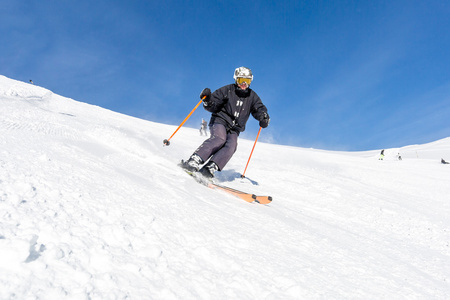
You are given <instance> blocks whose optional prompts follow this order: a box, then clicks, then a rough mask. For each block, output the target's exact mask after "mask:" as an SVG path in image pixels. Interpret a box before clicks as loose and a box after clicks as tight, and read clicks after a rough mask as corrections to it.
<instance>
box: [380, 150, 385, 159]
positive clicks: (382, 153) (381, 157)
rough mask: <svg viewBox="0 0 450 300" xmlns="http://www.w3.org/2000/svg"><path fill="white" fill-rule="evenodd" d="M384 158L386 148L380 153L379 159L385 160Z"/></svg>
mask: <svg viewBox="0 0 450 300" xmlns="http://www.w3.org/2000/svg"><path fill="white" fill-rule="evenodd" d="M383 159H384V149H383V150H381V153H380V158H379V160H383Z"/></svg>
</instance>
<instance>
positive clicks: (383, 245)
mask: <svg viewBox="0 0 450 300" xmlns="http://www.w3.org/2000/svg"><path fill="white" fill-rule="evenodd" d="M193 117H194V118H195V115H194V116H193ZM251 121H252V120H250V122H251ZM174 130H175V127H174V126H167V125H163V124H157V123H152V122H149V121H144V120H140V119H136V118H132V117H129V116H125V115H122V114H118V113H115V112H112V111H108V110H105V109H102V108H100V107H95V106H92V105H87V104H84V103H80V102H77V101H74V100H71V99H67V98H64V97H61V96H58V95H55V94H53V93H52V92H50V91H48V90H46V89H43V88H40V87H37V86H33V85H30V84H26V83H22V82H18V81H15V80H11V79H8V78H6V77H3V76H0V135H1V139H0V220H1V222H0V287H1V288H0V299H318V298H320V299H449V297H450V217H449V216H450V196H449V195H450V185H449V179H450V165H443V164H440V158H441V157H443V158H446V159H448V160H450V139H449V138H447V139H444V140H440V141H436V142H434V143H430V144H427V145H414V146H408V147H404V148H400V149H386V151H385V153H386V158H385V160H384V161H379V160H378V154H379V152H380V150H374V151H368V152H355V153H351V152H332V151H322V150H314V149H302V148H296V147H287V146H280V145H272V144H264V143H258V144H257V146H256V149H255V152H254V154H253V157H252V160H251V162H250V165H249V168H248V170H247V173H246V175H247V177H248V178H249V179H251V180H242V179H240V178H239V175H240V174H241V173H242V171H243V169H244V167H245V163H246V161H247V159H248V155H249V153H250V151H251V148H252V146H253V141H247V140H243V139H241V140H240V142H239V148H238V151H237V152H236V154H235V156H234V157H233V159H232V160H231V161H230V163H229V164H228V165H227V167H226V169H225V170H224V171H223V172H221V173H220V174H219V175H218V179H219V180H220V181H221V182H223V183H224V184H226V185H229V186H233V187H237V188H241V189H245V190H248V191H252V192H254V193H257V194H269V195H271V196H273V198H274V200H273V202H272V203H271V204H270V205H267V206H263V205H258V204H248V203H246V202H244V201H242V200H240V199H237V198H233V197H232V196H230V195H227V194H223V193H221V192H218V191H213V190H210V189H208V188H206V187H203V186H201V185H199V184H197V183H195V182H194V181H193V180H192V178H190V177H189V176H188V175H186V174H185V173H184V172H183V171H181V170H180V169H179V168H177V166H176V165H177V163H178V162H179V160H180V159H182V158H187V157H188V156H189V155H190V154H191V153H192V151H193V150H194V149H195V148H196V147H197V146H198V145H199V144H200V143H201V141H202V140H203V138H202V137H201V136H199V133H198V130H197V129H189V128H182V129H181V130H180V131H179V132H178V133H177V135H175V137H174V138H173V139H172V143H171V146H169V147H163V145H162V140H163V139H164V138H167V137H169V136H170V135H171V134H172V132H173V131H174ZM262 134H264V132H262ZM397 153H400V154H401V155H402V157H403V160H402V161H399V160H397V159H396V158H395V156H396V155H397Z"/></svg>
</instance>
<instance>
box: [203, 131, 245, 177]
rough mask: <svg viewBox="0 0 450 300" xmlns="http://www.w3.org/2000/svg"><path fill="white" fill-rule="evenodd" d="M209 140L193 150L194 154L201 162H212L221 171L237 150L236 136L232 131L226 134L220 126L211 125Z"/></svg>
mask: <svg viewBox="0 0 450 300" xmlns="http://www.w3.org/2000/svg"><path fill="white" fill-rule="evenodd" d="M210 133H211V135H210V138H209V139H207V140H205V141H204V142H203V144H201V145H200V147H198V149H197V150H195V152H194V154H197V155H198V156H200V157H201V158H202V159H203V161H205V162H206V161H207V160H208V159H210V161H213V162H215V163H216V165H217V166H218V167H219V171H220V170H222V169H223V168H224V167H225V165H226V164H227V163H228V161H229V160H230V159H231V157H232V156H233V154H234V152H236V149H237V140H238V134H237V133H236V132H234V131H230V132H227V130H226V128H225V126H223V125H222V124H213V125H212V126H211V127H210Z"/></svg>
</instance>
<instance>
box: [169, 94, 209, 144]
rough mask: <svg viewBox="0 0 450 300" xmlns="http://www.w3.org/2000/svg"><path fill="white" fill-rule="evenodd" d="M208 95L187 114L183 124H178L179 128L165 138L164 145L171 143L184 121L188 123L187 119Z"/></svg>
mask: <svg viewBox="0 0 450 300" xmlns="http://www.w3.org/2000/svg"><path fill="white" fill-rule="evenodd" d="M205 98H206V96H204V97H203V98H202V100H200V102H199V103H197V105H196V106H195V107H194V109H192V110H191V112H190V113H189V114H188V115H187V117H186V118H185V119H184V120H183V122H181V124H180V125H179V126H178V128H177V129H176V130H175V131H174V133H172V135H171V136H170V138H168V139H165V140H164V141H163V144H164V146H169V145H170V142H169V141H170V139H171V138H172V137H173V136H174V135H175V133H177V131H178V129H180V128H181V126H183V124H184V123H186V121H187V120H188V119H189V117H190V116H191V115H192V114H193V113H194V111H195V110H196V109H197V107H198V106H199V105H200V103H202V101H203V99H205Z"/></svg>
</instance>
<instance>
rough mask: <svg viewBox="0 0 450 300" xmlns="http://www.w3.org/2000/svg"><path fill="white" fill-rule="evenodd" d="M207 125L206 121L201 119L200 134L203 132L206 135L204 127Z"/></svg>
mask: <svg viewBox="0 0 450 300" xmlns="http://www.w3.org/2000/svg"><path fill="white" fill-rule="evenodd" d="M207 127H208V123H207V122H206V121H205V119H202V124H201V127H200V135H203V132H204V133H205V135H206V136H208V132H207V131H206V128H207Z"/></svg>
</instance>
